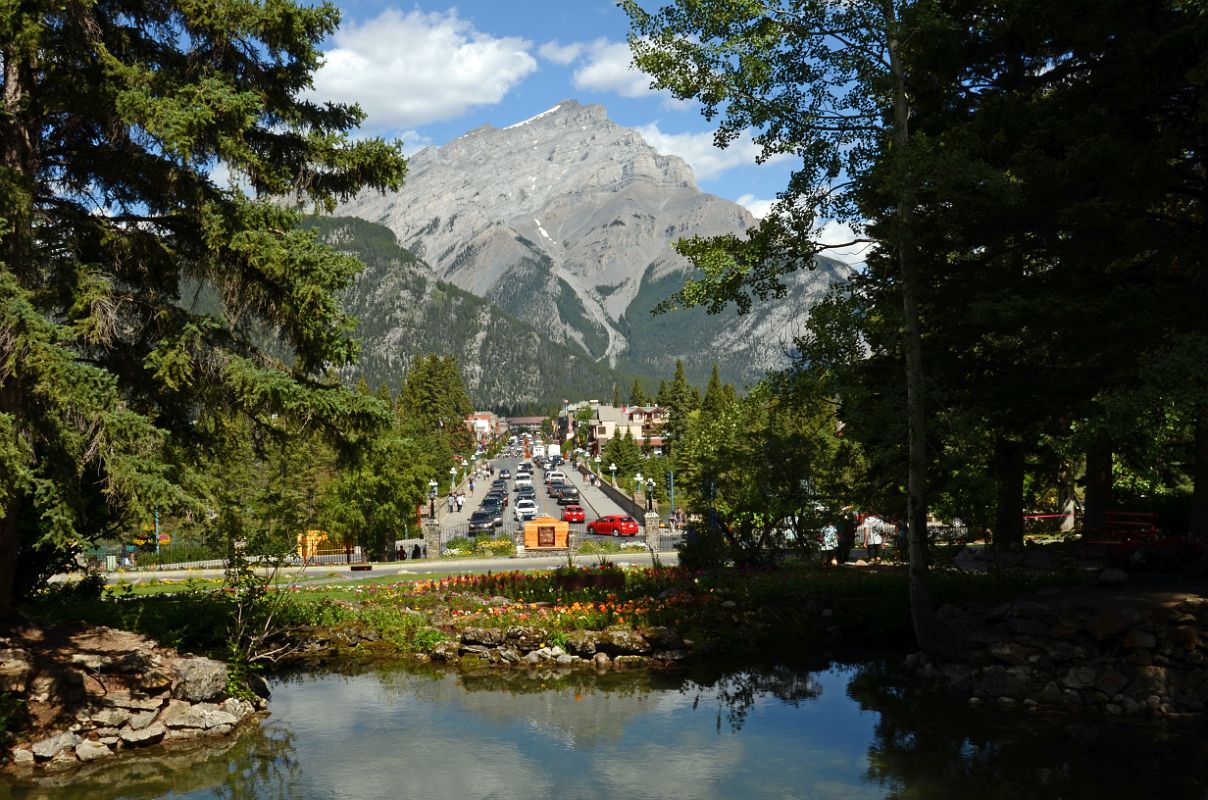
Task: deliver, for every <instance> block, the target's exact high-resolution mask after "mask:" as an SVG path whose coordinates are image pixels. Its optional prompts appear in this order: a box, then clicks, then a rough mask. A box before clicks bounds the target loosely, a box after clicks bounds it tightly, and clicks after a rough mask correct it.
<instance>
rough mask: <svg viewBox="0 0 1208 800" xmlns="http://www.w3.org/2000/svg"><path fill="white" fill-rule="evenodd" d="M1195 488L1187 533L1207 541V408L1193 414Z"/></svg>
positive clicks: (1192, 493) (1203, 407)
mask: <svg viewBox="0 0 1208 800" xmlns="http://www.w3.org/2000/svg"><path fill="white" fill-rule="evenodd" d="M1193 479H1194V481H1195V488H1194V489H1192V492H1191V524H1190V525H1189V527H1188V533H1189V534H1190V535H1191V536H1192V537H1193V538H1195V539H1199V540H1200V541H1208V406H1205V405H1201V406H1199V407H1198V408H1196V414H1195V466H1194V472H1193Z"/></svg>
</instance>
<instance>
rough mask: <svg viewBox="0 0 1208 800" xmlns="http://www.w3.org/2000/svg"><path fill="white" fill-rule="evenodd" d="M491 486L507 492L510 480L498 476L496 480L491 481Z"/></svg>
mask: <svg viewBox="0 0 1208 800" xmlns="http://www.w3.org/2000/svg"><path fill="white" fill-rule="evenodd" d="M491 488H492V489H502V490H503V491H505V492H506V491H507V488H508V482H507V481H505V480H502V479H500V478H496V479H495V480H493V481H491Z"/></svg>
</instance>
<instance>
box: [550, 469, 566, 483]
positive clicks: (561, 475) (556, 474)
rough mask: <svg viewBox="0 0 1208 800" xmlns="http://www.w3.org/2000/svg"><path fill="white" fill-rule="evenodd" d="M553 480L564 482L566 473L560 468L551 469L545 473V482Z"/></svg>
mask: <svg viewBox="0 0 1208 800" xmlns="http://www.w3.org/2000/svg"><path fill="white" fill-rule="evenodd" d="M554 481H561V482H562V483H566V473H565V472H563V471H562V470H560V469H552V470H550V471H549V472H547V473H545V482H546V483H553V482H554Z"/></svg>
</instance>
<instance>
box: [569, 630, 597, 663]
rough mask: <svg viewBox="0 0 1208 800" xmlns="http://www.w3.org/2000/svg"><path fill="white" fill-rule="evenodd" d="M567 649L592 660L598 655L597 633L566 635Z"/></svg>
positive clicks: (578, 632)
mask: <svg viewBox="0 0 1208 800" xmlns="http://www.w3.org/2000/svg"><path fill="white" fill-rule="evenodd" d="M566 649H567V651H568V652H570V653H573V654H574V655H577V656H579V657H581V658H591V657H592V656H594V655H595V654H596V634H595V631H571V632H570V633H568V634H566Z"/></svg>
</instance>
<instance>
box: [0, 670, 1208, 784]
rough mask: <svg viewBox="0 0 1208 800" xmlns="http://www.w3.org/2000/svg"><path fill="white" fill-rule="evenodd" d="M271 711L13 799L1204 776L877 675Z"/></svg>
mask: <svg viewBox="0 0 1208 800" xmlns="http://www.w3.org/2000/svg"><path fill="white" fill-rule="evenodd" d="M273 709H274V714H273V717H272V718H271V719H270V720H269V721H268V722H267V723H266V724H265V726H264V727H263V728H262V729H260V730H253V731H250V732H249V733H247V734H245V735H244V736H242V737H240V738H238V739H236V740H233V741H228V742H223V743H218V744H211V745H207V746H206V747H203V748H198V749H195V750H193V751H189V752H184V753H181V752H165V751H162V750H161V751H159V752H158V753H156V754H154V755H153V756H148V757H146V758H142V759H138V760H126V761H122V762H118V763H114V764H108V765H104V766H98V767H93V768H90V770H89V771H86V772H77V773H74V774H71V775H70V776H66V775H65V776H61V777H59V778H50V779H48V780H46V781H44V782H42V783H40V784H39V785H38V786H33V787H29V786H16V787H12V789H13V796H14V797H19V798H47V800H52V799H54V800H66V799H67V798H70V799H72V800H74V799H75V798H89V800H111V799H112V800H117V799H118V798H122V799H123V800H125V799H126V798H129V799H130V800H135V799H136V798H137V799H141V798H152V797H170V798H195V799H196V800H203V798H204V799H208V798H224V799H226V800H295V799H300V798H306V800H328V798H330V799H331V800H336V799H337V798H340V799H342V798H396V797H423V798H425V800H437V799H438V798H459V799H460V798H477V797H524V798H526V799H527V798H546V797H551V798H552V797H557V798H595V797H614V796H616V797H626V798H660V799H663V798H692V800H709V798H732V797H735V796H743V797H744V798H759V797H777V798H783V797H809V798H845V799H846V798H882V797H890V798H902V799H903V800H906V799H907V798H920V799H921V798H950V797H971V796H977V797H979V798H980V799H981V800H993V799H994V798H998V797H1003V798H1007V797H1010V798H1012V800H1015V798H1016V797H1017V796H1018V795H1019V794H1020V793H1021V792H1026V793H1027V795H1028V796H1029V800H1033V799H1034V798H1035V799H1038V798H1079V797H1088V798H1089V797H1094V798H1096V799H1097V800H1099V799H1101V798H1111V797H1121V796H1124V797H1129V798H1138V797H1155V796H1160V797H1169V798H1180V797H1204V796H1205V792H1204V788H1203V787H1204V786H1205V782H1204V775H1205V764H1206V763H1208V759H1205V757H1204V756H1205V746H1204V745H1203V744H1202V743H1201V741H1200V737H1198V736H1188V735H1186V734H1187V733H1188V732H1187V731H1185V730H1184V731H1169V730H1166V731H1163V730H1157V729H1155V730H1145V731H1142V732H1138V731H1137V730H1135V729H1132V730H1125V729H1119V730H1115V729H1111V728H1108V727H1104V726H1095V727H1087V726H1082V727H1078V726H1070V725H1061V724H1054V723H1053V722H1051V721H1045V720H1040V719H1034V718H1029V717H1022V718H1021V715H1018V714H1013V715H1010V716H1009V717H1008V716H1006V715H1000V716H997V717H996V715H994V714H993V713H978V714H971V713H969V712H968V711H967V709H965V708H963V707H961V706H955V707H954V706H952V705H951V704H942V703H941V704H938V705H933V704H931V703H930V702H929V701H926V700H921V699H919V698H918V697H916V696H912V695H911V694H909V693H907V692H905V691H904V690H903V688H902V687H901V686H900V685H899V684H898V682H897V679H896V677H895V675H894V673H893V671H892V670H891V669H889V668H887V667H886V666H885V665H884V664H882V663H880V662H876V661H863V662H859V663H856V664H851V665H847V666H831V667H830V668H829V669H825V670H818V669H802V668H791V667H787V666H777V667H770V668H767V669H757V670H754V669H746V670H740V671H725V670H715V671H701V672H694V673H688V674H684V675H666V674H653V673H620V674H618V673H606V674H603V675H596V674H594V673H592V672H584V671H577V672H570V673H565V674H559V673H554V672H548V673H538V672H529V671H515V672H498V671H488V672H482V673H468V674H450V673H445V672H417V671H407V670H403V669H389V668H387V669H373V670H367V671H361V672H347V673H340V674H327V675H313V674H307V675H296V676H292V677H286V678H284V679H282V680H281V681H280V682H279V683H278V685H277V686H276V689H275V693H274V698H273ZM1197 733H1198V732H1197ZM1163 737H1165V738H1163ZM3 789H4V787H3V786H0V796H3Z"/></svg>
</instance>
